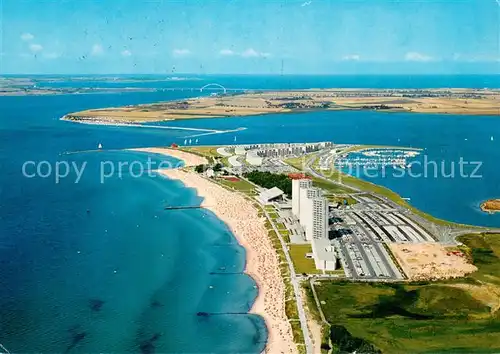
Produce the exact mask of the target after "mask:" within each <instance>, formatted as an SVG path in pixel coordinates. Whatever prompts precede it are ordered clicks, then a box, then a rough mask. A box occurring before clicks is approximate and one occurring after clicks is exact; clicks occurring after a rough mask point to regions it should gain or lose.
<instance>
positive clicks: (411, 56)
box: [405, 52, 433, 61]
mask: <svg viewBox="0 0 500 354" xmlns="http://www.w3.org/2000/svg"><path fill="white" fill-rule="evenodd" d="M432 59H433V58H432V57H431V56H428V55H426V54H422V53H418V52H408V53H406V55H405V60H407V61H431V60H432Z"/></svg>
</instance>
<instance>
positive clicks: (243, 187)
mask: <svg viewBox="0 0 500 354" xmlns="http://www.w3.org/2000/svg"><path fill="white" fill-rule="evenodd" d="M217 182H219V183H220V184H223V185H225V186H227V187H229V188H231V189H235V190H237V191H239V192H243V193H245V194H254V192H255V187H254V186H253V184H251V183H248V182H247V181H245V180H243V179H240V180H238V181H231V180H227V179H225V178H218V179H217Z"/></svg>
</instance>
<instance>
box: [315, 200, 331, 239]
mask: <svg viewBox="0 0 500 354" xmlns="http://www.w3.org/2000/svg"><path fill="white" fill-rule="evenodd" d="M320 238H323V239H328V199H326V198H323V197H321V198H314V199H313V200H312V239H320Z"/></svg>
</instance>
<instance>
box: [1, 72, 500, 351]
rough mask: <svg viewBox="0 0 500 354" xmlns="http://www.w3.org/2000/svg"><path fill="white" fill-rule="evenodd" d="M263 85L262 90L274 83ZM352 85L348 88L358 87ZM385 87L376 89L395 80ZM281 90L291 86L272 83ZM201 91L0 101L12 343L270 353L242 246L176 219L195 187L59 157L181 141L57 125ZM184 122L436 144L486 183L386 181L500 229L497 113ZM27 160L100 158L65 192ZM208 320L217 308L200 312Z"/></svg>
mask: <svg viewBox="0 0 500 354" xmlns="http://www.w3.org/2000/svg"><path fill="white" fill-rule="evenodd" d="M441 79H442V80H448V81H446V82H449V83H456V85H454V86H477V87H484V86H488V84H491V83H492V82H494V80H492V78H491V77H487V78H481V77H473V78H470V77H466V78H462V79H461V80H462V81H460V78H456V77H453V78H450V77H447V78H444V79H443V78H441ZM222 80H224V78H222ZM226 80H228V81H230V82H238V80H241V79H238V78H226ZM245 80H251V79H249V78H245ZM256 80H257V81H255V82H254V85H255V86H259V85H262V82H266V81H265V80H263V79H262V78H258V79H256ZM259 80H260V81H259ZM295 80H300V78H296V79H295ZM303 80H305V81H299V83H295V85H296V86H294V87H302V86H304V87H306V86H305V85H309V86H312V87H319V86H321V85H320V84H322V85H324V86H328V85H329V82H330V83H331V81H328V80H327V79H324V78H319V79H318V78H314V77H313V78H311V77H306V78H305V79H303ZM315 80H316V81H315ZM317 80H320V81H321V80H323V81H321V82H318V81H317ZM325 80H326V81H325ZM339 80H341V81H338V82H343V83H344V84H345V83H346V80H347V79H346V78H342V79H339ZM342 80H343V81H342ZM359 80H360V79H358V81H356V78H351V81H350V86H351V87H360V86H364V85H362V83H363V81H359ZM387 80H388V79H387V78H385V79H384V80H379V81H376V80H375V81H372V82H383V83H384V85H389V83H388V81H387ZM394 80H396V81H394V82H395V83H396V84H397V85H399V86H401V85H403V86H404V84H405V82H411V83H412V85H413V86H417V87H418V82H416V81H415V80H416V79H413V80H409V81H408V80H406V81H405V80H404V79H401V78H395V79H394ZM432 80H434V81H432ZM436 80H439V78H434V79H430V78H428V77H425V78H423V79H422V80H421V81H420V85H422V86H421V87H429V86H430V85H429V83H430V82H434V85H433V86H434V87H436V86H441V85H440V84H439V82H438V81H436ZM474 80H475V81H474ZM294 82H296V81H294ZM461 82H462V83H463V85H458V84H459V83H461ZM316 84H317V85H316ZM269 85H270V86H269V87H274V85H286V83H284V82H283V81H279V80H277V79H272V80H269ZM331 86H334V85H333V84H332V85H331ZM346 86H349V85H347V84H346ZM389 86H390V85H389ZM490 86H491V85H490ZM197 94H199V92H198V93H197V92H178V93H175V92H170V93H165V92H154V93H127V94H106V95H104V94H99V95H63V96H52V97H49V96H47V97H0V113H1V115H0V170H1V172H2V173H0V267H1V268H0V269H1V270H0V343H2V344H3V345H5V346H6V347H7V348H8V349H9V350H11V351H12V352H104V351H105V352H141V351H142V352H144V353H149V352H199V353H201V352H248V353H257V352H259V351H260V350H261V349H262V348H263V346H264V344H265V340H266V336H267V334H266V330H265V327H264V323H263V321H262V319H261V318H260V317H258V316H253V315H247V314H245V312H247V310H248V309H249V308H250V306H251V304H252V302H253V299H254V298H255V296H256V290H255V289H254V282H253V280H252V279H250V278H249V277H248V276H246V275H243V274H238V273H241V271H242V269H243V267H244V262H245V257H244V250H243V249H242V248H241V247H240V246H238V245H237V244H236V241H235V239H234V237H232V235H231V234H230V232H229V231H228V229H227V228H226V227H225V226H224V225H223V224H222V223H221V222H220V221H219V220H218V219H217V218H215V217H214V215H212V214H211V213H209V212H206V211H201V210H189V211H187V210H184V211H181V210H179V211H169V212H167V211H165V210H163V208H164V206H165V205H176V204H182V205H196V204H198V203H199V202H200V200H199V198H198V197H196V194H195V193H194V191H192V190H189V189H186V188H183V187H182V186H181V184H180V183H178V182H175V181H169V180H166V179H164V178H161V177H159V176H154V177H153V176H152V177H149V176H143V177H141V178H133V176H131V174H130V173H129V172H127V171H126V172H124V173H123V175H122V178H119V176H115V177H114V178H109V179H107V180H106V182H105V183H104V184H101V183H100V179H99V169H100V163H101V162H102V161H105V160H108V161H110V162H113V163H114V164H116V163H118V162H127V161H128V162H130V161H133V160H138V161H142V162H145V161H146V159H147V155H145V154H138V153H125V152H119V151H109V152H100V153H89V154H75V155H61V154H62V153H64V152H68V151H76V150H88V149H95V148H96V146H97V144H98V143H100V142H101V143H103V144H104V147H105V148H106V149H120V148H124V147H138V146H161V145H169V144H171V143H172V142H177V143H182V142H183V141H184V139H185V136H186V135H188V134H189V133H187V132H181V131H168V130H159V129H135V128H124V127H102V126H88V125H79V124H73V123H68V122H62V121H59V118H60V117H61V116H62V115H64V114H66V113H68V112H72V111H77V110H81V109H85V108H92V107H105V106H116V105H124V104H134V103H146V102H154V101H157V100H162V99H163V100H167V99H175V98H180V97H185V96H189V95H197ZM171 125H179V126H196V127H207V128H221V129H228V128H236V127H246V128H247V130H244V131H241V132H238V133H236V136H237V141H238V143H250V142H252V143H253V142H284V141H290V142H300V141H319V140H332V141H334V142H342V143H363V144H383V145H404V146H414V147H421V148H424V149H425V153H426V155H427V156H428V157H429V158H431V159H435V160H438V161H442V160H444V161H447V162H452V161H457V159H459V158H460V157H464V158H465V159H467V160H470V161H476V160H477V161H481V162H482V163H483V164H482V169H481V173H482V176H483V177H482V178H480V179H466V178H453V179H450V178H403V179H396V178H390V177H389V178H378V179H374V180H375V181H376V182H378V183H381V184H383V185H386V186H388V187H391V188H393V189H394V190H395V191H397V192H399V193H400V194H401V195H403V196H405V197H410V198H411V202H412V204H413V205H415V206H416V207H418V208H420V209H422V210H424V211H426V212H429V213H431V214H433V215H435V216H438V217H442V218H445V219H450V220H453V221H457V222H465V223H472V224H482V225H490V226H500V215H486V214H483V213H481V212H479V211H478V203H479V202H480V201H481V200H483V199H487V198H491V197H499V196H500V187H499V186H500V184H499V183H498V182H499V177H498V167H497V163H498V161H500V146H499V145H498V144H500V135H499V136H498V137H496V138H495V139H494V141H491V140H490V136H491V135H496V134H497V132H500V120H499V119H498V117H469V116H446V115H423V114H383V113H375V112H313V113H309V114H288V115H275V116H267V117H252V118H232V119H210V120H199V121H192V122H173V123H171ZM234 136H235V135H234V134H217V135H210V136H204V137H200V141H199V143H200V144H231V143H233V141H234ZM465 139H467V140H465ZM27 160H33V161H41V160H47V161H49V162H51V163H55V162H56V161H68V162H74V163H76V164H77V165H81V164H83V163H84V162H85V161H87V167H86V169H85V173H84V174H83V177H82V179H81V181H80V182H79V183H78V184H75V183H74V182H75V174H74V173H72V174H70V176H69V177H68V178H66V179H63V180H62V181H61V183H59V184H56V183H55V181H54V180H53V179H51V178H46V179H42V178H31V179H30V178H25V177H23V176H22V173H21V169H22V165H23V162H25V161H27ZM172 162H174V161H173V160H172ZM132 172H133V173H134V172H137V171H132ZM87 210H89V211H90V212H89V213H87ZM214 272H215V273H219V272H226V273H227V274H211V273H214ZM229 273H231V274H229ZM234 273H236V274H234ZM211 286H212V287H211ZM198 312H207V313H211V314H212V315H210V316H208V317H204V316H197V313H198ZM228 313H238V314H228Z"/></svg>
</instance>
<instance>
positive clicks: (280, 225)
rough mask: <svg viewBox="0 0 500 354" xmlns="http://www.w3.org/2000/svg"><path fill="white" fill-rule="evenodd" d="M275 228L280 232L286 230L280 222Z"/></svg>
mask: <svg viewBox="0 0 500 354" xmlns="http://www.w3.org/2000/svg"><path fill="white" fill-rule="evenodd" d="M276 227H277V228H278V229H280V230H286V226H285V224H283V223H282V222H279V223H277V224H276Z"/></svg>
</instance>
